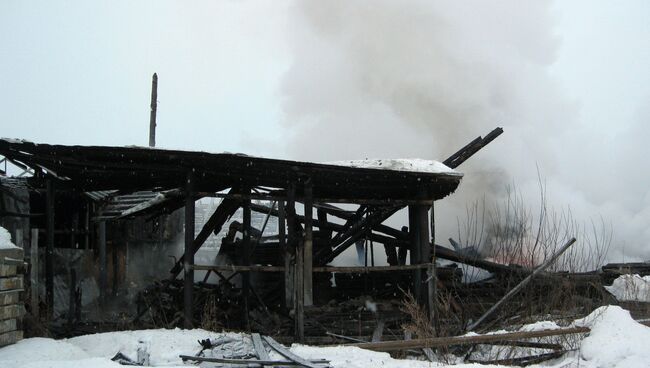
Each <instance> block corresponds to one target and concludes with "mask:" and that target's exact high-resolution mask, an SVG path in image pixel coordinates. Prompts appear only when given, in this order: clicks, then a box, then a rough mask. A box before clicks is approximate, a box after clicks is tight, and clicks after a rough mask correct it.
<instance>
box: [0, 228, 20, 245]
mask: <svg viewBox="0 0 650 368" xmlns="http://www.w3.org/2000/svg"><path fill="white" fill-rule="evenodd" d="M13 248H18V247H17V246H16V245H14V243H12V242H11V234H9V231H7V229H5V228H4V227H2V226H0V249H13Z"/></svg>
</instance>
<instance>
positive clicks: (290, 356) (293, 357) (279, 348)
mask: <svg viewBox="0 0 650 368" xmlns="http://www.w3.org/2000/svg"><path fill="white" fill-rule="evenodd" d="M264 341H266V343H267V344H269V346H270V347H271V348H272V349H273V350H275V351H277V352H278V353H279V354H280V355H282V356H283V357H285V358H287V359H289V360H291V361H293V362H294V363H297V364H298V365H301V366H303V367H309V368H323V365H318V364H316V363H312V362H310V361H307V360H305V359H303V358H301V357H299V356H297V355H296V354H294V353H292V352H290V351H289V350H288V349H287V348H285V347H284V346H283V345H281V344H280V343H278V342H277V341H275V340H273V338H271V337H269V336H264Z"/></svg>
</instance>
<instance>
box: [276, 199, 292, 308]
mask: <svg viewBox="0 0 650 368" xmlns="http://www.w3.org/2000/svg"><path fill="white" fill-rule="evenodd" d="M285 218H286V217H285V202H284V201H279V202H278V242H279V245H280V249H281V250H282V260H283V261H284V307H285V308H286V309H287V310H290V309H291V308H292V307H293V272H292V269H291V252H290V251H289V246H288V244H287V232H286V229H287V227H286V220H285Z"/></svg>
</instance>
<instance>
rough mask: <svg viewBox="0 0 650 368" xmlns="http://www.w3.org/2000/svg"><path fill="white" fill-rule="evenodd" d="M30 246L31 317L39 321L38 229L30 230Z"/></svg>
mask: <svg viewBox="0 0 650 368" xmlns="http://www.w3.org/2000/svg"><path fill="white" fill-rule="evenodd" d="M30 240H31V246H30V250H29V252H30V257H29V258H30V263H31V267H30V269H29V282H30V294H31V300H32V315H33V316H34V317H35V318H36V320H39V316H40V311H39V308H38V307H39V305H38V302H39V301H40V297H39V292H38V289H39V282H38V229H32V235H31V237H30Z"/></svg>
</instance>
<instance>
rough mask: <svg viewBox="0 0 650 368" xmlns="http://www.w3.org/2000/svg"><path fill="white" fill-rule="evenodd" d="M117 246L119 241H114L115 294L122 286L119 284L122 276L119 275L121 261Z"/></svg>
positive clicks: (112, 248) (112, 247) (112, 246)
mask: <svg viewBox="0 0 650 368" xmlns="http://www.w3.org/2000/svg"><path fill="white" fill-rule="evenodd" d="M122 241H124V240H121V241H120V243H121V242H122ZM117 248H118V245H117V242H115V241H114V242H113V244H111V251H112V254H111V256H112V258H113V292H112V294H113V296H117V289H118V288H119V286H120V285H119V281H120V278H119V277H120V276H119V275H120V263H119V259H118V258H119V255H118V253H117V250H118V249H117Z"/></svg>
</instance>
